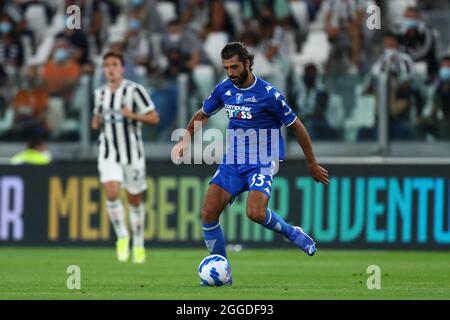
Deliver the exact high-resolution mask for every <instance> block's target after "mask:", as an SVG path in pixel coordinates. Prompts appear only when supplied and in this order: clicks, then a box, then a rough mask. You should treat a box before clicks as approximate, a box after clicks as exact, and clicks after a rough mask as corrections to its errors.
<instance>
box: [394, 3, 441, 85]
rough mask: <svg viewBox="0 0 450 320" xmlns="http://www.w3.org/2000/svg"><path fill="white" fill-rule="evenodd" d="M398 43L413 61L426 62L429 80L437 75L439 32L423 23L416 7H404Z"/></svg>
mask: <svg viewBox="0 0 450 320" xmlns="http://www.w3.org/2000/svg"><path fill="white" fill-rule="evenodd" d="M399 43H400V49H401V50H402V51H404V52H406V53H408V54H409V55H410V56H411V57H412V59H413V60H414V61H415V62H426V64H427V70H428V77H429V79H430V80H431V79H433V78H434V77H435V76H437V73H438V71H439V59H438V54H439V48H438V45H439V34H438V31H437V30H434V29H431V28H430V27H428V26H427V25H426V24H425V22H424V21H423V20H422V18H421V16H420V11H419V9H418V8H417V7H409V8H407V9H406V11H405V14H404V20H403V22H402V26H401V34H400V36H399Z"/></svg>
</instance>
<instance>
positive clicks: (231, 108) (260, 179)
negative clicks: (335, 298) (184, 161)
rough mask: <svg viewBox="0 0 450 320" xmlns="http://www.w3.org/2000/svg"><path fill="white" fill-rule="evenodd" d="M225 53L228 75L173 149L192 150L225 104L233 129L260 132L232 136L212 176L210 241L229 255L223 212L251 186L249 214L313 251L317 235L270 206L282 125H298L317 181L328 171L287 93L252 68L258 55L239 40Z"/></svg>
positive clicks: (206, 223) (176, 155)
mask: <svg viewBox="0 0 450 320" xmlns="http://www.w3.org/2000/svg"><path fill="white" fill-rule="evenodd" d="M221 56H222V63H223V67H224V69H225V71H226V72H227V76H228V78H227V79H225V80H223V81H222V82H221V83H219V84H218V85H217V86H216V87H215V89H214V90H213V92H212V93H211V95H210V96H209V97H208V98H207V99H206V100H205V101H204V103H203V107H202V108H201V109H200V110H198V111H197V112H196V114H195V115H194V116H193V117H192V119H191V121H190V122H189V125H188V127H187V131H186V134H185V135H184V136H183V137H182V139H181V140H180V142H178V143H177V144H176V145H175V146H174V148H173V149H172V159H173V160H177V159H180V158H181V157H183V155H185V154H187V149H188V147H189V144H190V139H191V137H192V136H193V134H194V123H195V122H197V123H201V124H202V125H204V124H205V123H206V122H207V121H208V118H209V117H210V116H212V115H213V114H214V113H216V112H217V111H219V110H220V109H221V108H222V107H223V106H225V109H226V113H227V116H228V117H229V119H230V122H229V125H228V130H227V132H228V133H229V132H230V130H234V131H236V130H239V129H240V130H241V132H242V131H243V132H248V131H251V130H253V133H256V136H254V135H252V133H249V134H248V135H247V137H248V139H244V140H243V139H240V142H237V141H239V139H236V138H239V137H236V136H234V137H232V139H228V149H227V152H226V155H225V156H224V162H223V163H222V164H220V166H219V168H218V170H217V171H216V173H215V175H214V177H213V178H212V180H211V182H210V185H209V188H208V191H207V193H206V196H205V199H204V204H203V208H202V213H201V216H202V223H203V235H204V240H205V243H206V246H207V248H208V250H209V251H210V253H211V254H219V255H222V256H224V257H227V254H226V251H225V239H224V235H223V232H222V229H221V227H220V223H219V216H220V214H221V213H222V211H223V210H224V209H225V207H226V206H227V204H231V203H232V201H233V199H234V198H235V197H236V196H237V195H238V194H240V193H242V192H244V191H249V194H248V199H247V216H248V217H249V218H250V219H251V220H253V221H254V222H256V223H259V224H261V225H262V226H263V227H265V228H267V229H270V230H273V231H276V232H278V233H281V234H283V235H284V236H285V237H286V238H287V239H289V240H290V241H291V242H292V243H293V244H294V245H296V246H297V247H299V248H300V249H301V250H303V251H304V252H306V254H308V255H309V256H312V255H314V253H315V252H316V243H315V242H314V240H313V239H312V238H311V237H310V236H308V235H307V234H306V233H305V232H303V230H302V229H301V228H300V227H296V226H291V225H289V224H288V223H286V222H285V221H284V220H283V219H282V218H280V217H279V216H278V215H277V214H276V212H274V211H273V210H271V209H269V208H268V207H267V204H268V202H269V198H270V194H271V188H272V180H273V174H274V170H275V165H276V163H277V160H283V157H284V146H283V145H284V142H283V138H282V136H281V133H280V128H281V126H282V125H285V126H287V127H289V128H290V129H291V130H293V131H294V134H295V136H296V137H297V141H298V143H299V145H300V147H301V148H302V150H303V152H304V154H305V158H306V162H307V166H308V169H309V172H310V174H311V176H312V178H313V179H314V180H315V181H316V182H321V183H324V184H328V183H329V179H328V172H327V170H325V169H324V168H322V167H321V166H320V165H318V163H317V161H316V158H315V156H314V153H313V149H312V145H311V140H310V138H309V135H308V133H307V131H306V129H305V127H304V126H303V124H302V122H301V121H300V120H299V118H298V117H297V116H296V115H295V113H294V112H293V111H292V109H291V108H290V107H289V106H288V104H287V103H286V101H285V99H284V97H283V96H282V95H281V93H280V92H279V91H278V90H277V89H276V88H275V87H274V86H272V85H271V84H270V83H268V82H267V81H265V80H263V79H261V78H259V77H257V76H256V75H254V74H253V73H252V65H253V56H252V55H250V54H249V53H248V51H247V49H246V48H245V46H244V45H243V44H241V43H238V42H233V43H229V44H227V45H226V46H225V47H224V48H223V50H222V53H221ZM195 127H196V128H199V127H201V126H198V125H196V126H195ZM262 129H266V130H262ZM269 132H270V134H269V135H267V133H269ZM273 133H278V134H275V135H274V134H273ZM244 135H245V134H244ZM273 136H275V137H276V141H271V139H272V140H274V138H273ZM228 138H229V137H228ZM262 140H266V146H267V148H271V150H267V151H270V152H267V154H269V153H270V154H271V157H269V161H267V160H266V161H262V160H261V159H260V158H261V157H260V155H258V156H257V157H256V161H251V160H255V154H254V152H252V151H251V150H253V151H254V150H258V149H259V145H258V143H261V141H262ZM258 141H259V142H258ZM252 144H253V145H252ZM274 146H275V147H274ZM239 160H244V161H239ZM229 284H231V280H230V283H229Z"/></svg>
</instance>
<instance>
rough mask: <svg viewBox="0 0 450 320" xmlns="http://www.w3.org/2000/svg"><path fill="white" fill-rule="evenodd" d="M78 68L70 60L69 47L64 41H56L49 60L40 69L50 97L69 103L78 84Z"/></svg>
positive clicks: (71, 59) (75, 63)
mask: <svg viewBox="0 0 450 320" xmlns="http://www.w3.org/2000/svg"><path fill="white" fill-rule="evenodd" d="M79 76H80V66H79V65H78V63H77V62H75V60H74V59H73V58H72V54H71V47H70V46H69V44H68V42H67V41H66V40H64V39H58V40H56V43H55V47H54V50H53V53H52V55H51V58H50V60H49V61H48V62H47V63H46V64H45V65H44V66H43V67H42V79H43V81H44V84H45V87H46V89H47V91H48V93H49V95H50V96H56V97H62V98H63V99H64V101H65V102H66V103H68V102H69V101H70V99H71V98H72V95H73V91H74V89H75V87H76V86H77V84H78V79H79Z"/></svg>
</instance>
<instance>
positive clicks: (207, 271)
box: [198, 254, 231, 286]
mask: <svg viewBox="0 0 450 320" xmlns="http://www.w3.org/2000/svg"><path fill="white" fill-rule="evenodd" d="M198 275H199V277H200V280H201V282H200V284H201V285H203V286H221V285H224V284H231V281H230V280H231V266H230V263H229V262H228V260H227V259H226V258H225V257H223V256H221V255H219V254H213V255H210V256H207V257H206V258H204V259H203V260H202V262H200V265H199V266H198Z"/></svg>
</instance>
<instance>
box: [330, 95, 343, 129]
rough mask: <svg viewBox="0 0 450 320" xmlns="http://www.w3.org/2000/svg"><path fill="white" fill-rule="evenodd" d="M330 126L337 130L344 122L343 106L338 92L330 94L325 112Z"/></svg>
mask: <svg viewBox="0 0 450 320" xmlns="http://www.w3.org/2000/svg"><path fill="white" fill-rule="evenodd" d="M325 116H326V119H327V122H328V124H329V125H330V127H332V128H333V129H336V130H339V129H342V128H343V127H344V124H345V118H346V114H345V107H344V101H343V98H342V97H341V96H340V95H338V94H330V100H329V103H328V108H327V112H326V114H325Z"/></svg>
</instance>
